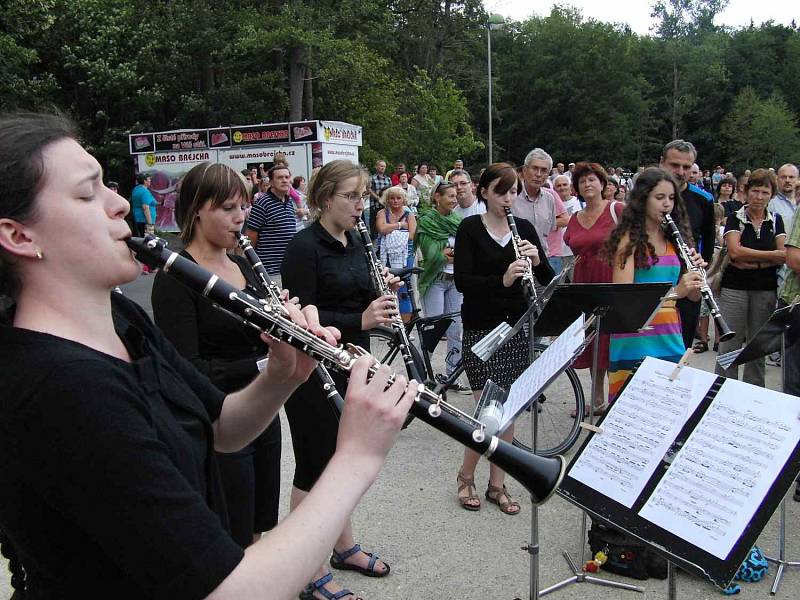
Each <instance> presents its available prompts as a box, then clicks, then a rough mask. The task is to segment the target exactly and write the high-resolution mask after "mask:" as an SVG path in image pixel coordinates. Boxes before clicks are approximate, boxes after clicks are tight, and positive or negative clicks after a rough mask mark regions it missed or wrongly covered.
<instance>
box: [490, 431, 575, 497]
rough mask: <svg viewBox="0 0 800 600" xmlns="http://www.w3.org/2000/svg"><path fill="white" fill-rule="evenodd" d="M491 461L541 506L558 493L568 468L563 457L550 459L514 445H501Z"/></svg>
mask: <svg viewBox="0 0 800 600" xmlns="http://www.w3.org/2000/svg"><path fill="white" fill-rule="evenodd" d="M490 460H491V462H493V463H494V464H496V465H497V466H498V467H500V468H501V469H503V470H504V471H505V472H506V473H508V474H509V475H510V476H511V477H513V478H514V479H516V480H517V481H519V482H520V483H521V484H522V485H524V486H525V489H527V490H528V492H529V493H530V495H531V500H532V501H533V503H534V504H536V505H537V506H538V505H539V504H544V503H545V502H547V500H549V499H550V496H552V495H553V494H554V493H555V491H556V489H557V488H558V485H559V484H560V483H561V480H562V479H563V478H564V471H565V470H566V467H567V462H566V461H565V460H564V457H563V456H560V455H559V456H554V457H552V458H547V457H544V456H539V455H538V454H533V453H532V452H528V451H527V450H523V449H522V448H517V447H516V446H514V445H512V444H501V445H500V446H499V447H498V448H497V450H496V451H495V452H494V453H493V454H492V456H491V458H490Z"/></svg>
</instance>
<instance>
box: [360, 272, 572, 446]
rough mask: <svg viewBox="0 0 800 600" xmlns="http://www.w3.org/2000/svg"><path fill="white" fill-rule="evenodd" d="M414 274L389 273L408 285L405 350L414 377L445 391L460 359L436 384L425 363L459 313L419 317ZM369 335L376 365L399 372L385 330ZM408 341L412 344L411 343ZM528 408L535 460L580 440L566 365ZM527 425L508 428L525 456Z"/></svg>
mask: <svg viewBox="0 0 800 600" xmlns="http://www.w3.org/2000/svg"><path fill="white" fill-rule="evenodd" d="M419 272H421V269H418V268H416V267H415V268H406V269H398V270H396V271H393V274H395V275H398V276H399V277H400V278H401V279H403V280H404V281H406V285H407V286H409V295H410V296H411V306H412V311H411V315H412V316H411V319H410V320H409V321H408V322H407V323H406V331H407V332H408V333H409V336H411V335H412V333H413V332H416V335H415V336H413V338H412V347H411V354H412V356H413V357H414V364H415V365H416V366H417V368H418V370H419V372H420V373H423V372H424V373H425V376H426V378H427V381H426V384H427V385H431V386H433V387H432V389H433V390H434V391H435V392H437V393H446V392H447V388H448V386H449V385H450V384H452V382H453V381H455V380H456V379H457V378H458V377H459V375H460V374H461V373H462V372H463V361H460V362H459V365H458V366H457V367H456V369H455V371H454V372H453V373H452V374H451V375H449V376H448V377H447V378H446V379H444V380H443V381H437V380H436V378H435V373H434V370H433V366H432V363H431V356H432V355H433V352H434V350H435V349H436V346H437V345H438V343H439V341H440V340H441V337H442V335H443V334H444V332H445V331H446V330H447V328H448V327H449V326H450V323H452V319H453V317H454V316H457V315H458V314H459V313H448V314H443V315H436V316H434V317H422V316H420V312H421V309H420V308H419V307H418V306H417V303H416V300H415V299H414V294H413V290H412V289H411V285H410V281H409V279H410V275H411V274H413V273H419ZM369 333H370V348H371V352H372V355H373V356H375V358H377V359H378V360H380V361H381V362H382V363H384V364H388V365H390V366H391V367H392V368H393V369H397V370H399V372H405V365H404V363H403V360H402V357H401V356H400V350H399V348H398V345H397V340H396V338H395V336H394V334H393V333H392V331H391V329H389V328H383V327H380V328H376V329H372V330H370V332H369ZM414 338H416V339H414ZM414 341H416V342H417V343H416V344H414V343H413V342H414ZM534 349H535V352H536V356H537V357H538V355H539V354H541V353H542V352H544V350H545V349H546V346H545V345H543V344H536V345H535V347H534ZM467 351H468V350H467ZM534 406H536V408H537V410H538V411H539V412H538V420H539V428H538V436H537V451H536V454H538V455H540V456H555V455H557V454H563V453H564V452H567V451H568V450H569V449H570V448H572V446H573V445H574V444H575V442H576V441H577V440H578V438H579V437H580V422H581V420H582V416H583V411H584V406H585V397H584V394H583V386H582V385H581V382H580V379H579V377H578V374H577V372H576V371H575V370H574V369H573V368H572V367H569V368H568V369H566V370H565V371H564V372H563V373H561V374H560V375H559V376H558V377H557V378H556V379H555V381H553V382H552V383H551V384H550V385H549V386H547V388H545V390H544V391H543V393H542V394H541V395H540V396H539V399H538V400H537V401H536V402H535V403H534ZM573 409H574V410H575V413H574V414H575V417H571V416H570V412H571V411H572V410H573ZM531 423H532V414H531V418H530V419H529V418H526V417H525V416H524V415H523V416H522V417H520V418H518V419H517V421H516V423H515V426H514V427H515V429H514V440H513V443H514V445H515V446H517V447H519V448H523V449H525V450H528V451H529V452H530V450H531V447H530V445H529V442H526V441H523V440H530V439H531V437H530V430H531Z"/></svg>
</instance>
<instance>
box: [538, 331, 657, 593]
mask: <svg viewBox="0 0 800 600" xmlns="http://www.w3.org/2000/svg"><path fill="white" fill-rule="evenodd" d="M600 321H601V318H600V316H599V315H598V317H597V324H596V325H595V326H596V327H597V329H596V331H597V333H596V334H595V337H594V341H593V342H592V354H593V356H592V390H591V393H590V398H589V423H590V424H594V399H595V396H596V392H597V389H598V386H601V389H602V385H603V382H602V381H599V377H598V371H599V368H598V364H597V357H598V353H599V351H600ZM576 417H577V418H582V415H576ZM587 520H588V519H587V516H586V511H581V531H580V539H579V540H578V542H579V544H580V546H579V547H580V549H581V550H580V562H578V563H577V564H576V563H575V561H574V560H572V556H570V554H569V552H567V551H566V550H564V551H563V552H562V554H563V555H564V558H565V559H566V561H567V565H569V568H570V569H571V570H572V576H571V577H568V578H567V579H565V580H563V581H560V582H558V583H556V584H553V585H551V586H550V587H548V588H545V589H543V590H542V591H541V592H539V597H541V596H545V595H547V594H549V593H550V592H555V591H556V590H560V589H561V588H564V587H567V586H568V585H571V584H573V583H593V584H595V585H601V586H605V587H610V588H616V589H620V590H630V591H632V592H640V593H642V594H643V593H644V588H641V587H639V586H638V585H632V584H630V583H621V582H619V581H609V580H608V579H602V578H601V577H596V576H594V575H587V574H586V573H584V572H583V565H584V563H585V562H586V524H587Z"/></svg>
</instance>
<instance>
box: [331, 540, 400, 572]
mask: <svg viewBox="0 0 800 600" xmlns="http://www.w3.org/2000/svg"><path fill="white" fill-rule="evenodd" d="M359 552H364V551H363V550H362V549H361V545H360V544H356V545H355V546H353V547H352V548H350V549H349V550H345V551H344V552H337V551H336V548H334V549H333V556H331V561H330V562H331V566H332V567H333V568H334V569H339V570H340V571H358V572H359V573H361V574H362V575H366V576H367V577H386V576H387V575H388V574H389V571H391V568H390V567H389V565H387V564H386V563H383V564H384V565H386V570H385V571H376V570H375V563H376V562H377V561H378V555H377V554H372V553H371V552H364V554H366V555H367V556H369V564H368V565H367V567H366V568H364V567H360V566H358V565H352V564H350V563H346V562H344V561H346V560H347V559H348V558H350V557H351V556H353V555H354V554H358V553H359Z"/></svg>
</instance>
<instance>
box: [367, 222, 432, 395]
mask: <svg viewBox="0 0 800 600" xmlns="http://www.w3.org/2000/svg"><path fill="white" fill-rule="evenodd" d="M386 210H389V209H388V208H387V209H386ZM356 229H357V230H358V234H359V236H361V242H362V243H363V244H364V253H365V254H366V259H367V267H368V268H369V272H370V276H371V277H372V283H373V285H374V286H375V289H376V290H377V292H378V295H380V296H394V292H392V290H391V289H389V286H387V285H386V281H385V280H384V279H383V267H382V266H381V261H380V259H378V255H377V253H376V252H375V246H374V245H373V244H372V238H371V237H370V235H369V229H367V225H366V223H364V220H363V219H361V218H359V219H358V221H357V222H356ZM395 306H396V304H395ZM391 329H392V332H393V333H394V335H395V337H396V338H397V345H398V348H399V350H400V355H401V356H402V358H403V363H404V364H405V366H406V372H407V373H408V376H409V377H411V378H412V379H415V380H417V381H424V380H425V377H424V375H423V374H422V373H420V372H419V369H418V368H417V365H416V363H415V362H414V357H413V355H412V354H411V340H409V339H408V332H406V324H405V323H403V318H402V317H401V316H400V314H399V312H398V314H396V315H395V316H394V318H393V319H392V322H391Z"/></svg>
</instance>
